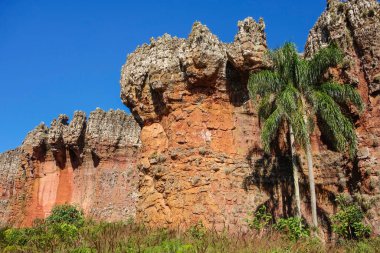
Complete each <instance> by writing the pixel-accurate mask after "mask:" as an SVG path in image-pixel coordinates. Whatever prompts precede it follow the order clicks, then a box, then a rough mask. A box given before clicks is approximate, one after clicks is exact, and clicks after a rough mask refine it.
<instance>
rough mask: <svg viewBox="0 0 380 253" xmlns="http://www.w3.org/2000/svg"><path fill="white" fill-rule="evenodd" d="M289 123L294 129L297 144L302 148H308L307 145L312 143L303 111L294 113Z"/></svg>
mask: <svg viewBox="0 0 380 253" xmlns="http://www.w3.org/2000/svg"><path fill="white" fill-rule="evenodd" d="M288 121H289V122H290V124H291V125H292V127H293V131H294V138H295V140H296V142H297V143H299V144H300V145H301V146H302V147H306V145H307V144H308V143H309V142H310V138H309V135H310V134H309V129H308V128H309V126H308V124H307V122H305V119H304V115H303V113H302V110H297V111H295V112H293V113H292V114H291V115H290V117H289V118H288Z"/></svg>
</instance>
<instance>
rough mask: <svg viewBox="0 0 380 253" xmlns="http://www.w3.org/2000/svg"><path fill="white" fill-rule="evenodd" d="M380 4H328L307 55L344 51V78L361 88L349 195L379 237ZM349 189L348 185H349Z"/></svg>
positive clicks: (372, 0)
mask: <svg viewBox="0 0 380 253" xmlns="http://www.w3.org/2000/svg"><path fill="white" fill-rule="evenodd" d="M379 32H380V4H379V2H378V1H377V0H349V1H346V2H342V1H338V0H330V1H328V7H327V9H326V10H325V11H324V13H323V14H322V15H321V17H320V18H319V19H318V21H317V23H316V24H315V26H314V27H313V28H312V29H311V31H310V34H309V37H308V40H307V43H306V46H305V53H306V56H310V55H312V54H314V53H315V52H317V51H318V50H319V49H320V48H322V47H324V46H326V45H328V44H329V43H336V44H337V45H338V46H339V47H340V48H342V49H343V50H344V53H345V56H346V57H345V62H344V64H343V66H342V67H341V68H342V69H341V71H340V79H341V80H342V81H344V82H346V83H349V84H351V85H354V86H356V87H357V88H358V90H359V92H360V94H361V96H362V98H363V100H364V101H365V102H366V104H367V107H366V111H365V112H364V113H363V114H362V115H361V117H360V119H358V122H357V127H358V128H357V134H358V137H359V152H358V161H357V164H354V167H353V168H351V169H349V170H348V171H347V170H346V171H344V174H346V175H348V179H347V180H348V183H350V185H347V188H346V189H345V190H346V191H347V192H350V193H351V194H352V195H355V196H356V198H357V199H358V200H359V202H364V203H363V204H364V205H365V207H366V208H367V209H368V208H369V209H370V210H369V215H370V216H371V217H372V218H371V219H369V222H370V223H372V225H373V228H374V230H375V232H376V233H380V230H379V227H380V204H379V201H378V200H379V199H380V195H379V193H380V177H379V175H380V144H379V143H380V78H379V77H380V33H379ZM344 185H345V184H344Z"/></svg>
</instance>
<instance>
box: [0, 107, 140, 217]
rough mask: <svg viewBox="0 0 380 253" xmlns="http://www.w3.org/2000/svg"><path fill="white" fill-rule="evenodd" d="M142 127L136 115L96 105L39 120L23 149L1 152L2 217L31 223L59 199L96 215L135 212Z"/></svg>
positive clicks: (130, 214) (43, 214)
mask: <svg viewBox="0 0 380 253" xmlns="http://www.w3.org/2000/svg"><path fill="white" fill-rule="evenodd" d="M139 135H140V127H139V126H138V124H137V123H136V122H135V120H134V119H133V117H131V116H128V115H126V114H125V112H123V111H120V110H116V111H112V110H111V111H109V112H104V111H102V110H100V109H97V110H95V111H93V112H91V114H90V116H89V119H88V120H86V116H85V114H84V113H83V112H80V111H77V112H75V114H74V117H73V119H72V120H71V121H70V122H69V118H68V117H67V116H66V115H59V117H58V118H57V119H55V120H53V122H52V123H51V126H50V128H49V127H47V126H46V125H44V124H40V125H39V126H37V127H36V128H35V129H34V130H33V131H31V132H30V133H29V134H28V135H27V137H26V138H25V140H24V142H23V144H22V145H21V147H20V148H18V149H16V150H14V151H10V152H7V153H4V154H2V155H1V156H0V168H1V179H2V185H1V191H2V196H1V203H2V207H3V208H2V215H1V222H2V223H3V224H4V223H12V224H16V225H30V224H31V223H32V221H33V220H34V219H35V218H44V217H46V216H47V215H48V214H49V212H50V210H51V208H52V207H53V206H54V205H56V204H64V203H72V204H77V205H79V206H80V207H81V208H83V210H84V211H85V213H86V214H87V215H88V216H90V217H93V218H96V219H106V220H127V219H128V218H129V217H134V216H135V209H136V208H135V207H136V204H135V201H136V198H137V194H138V193H137V182H138V181H137V173H136V170H135V169H134V168H135V162H136V159H135V156H136V153H137V151H138V148H139V146H140V142H139Z"/></svg>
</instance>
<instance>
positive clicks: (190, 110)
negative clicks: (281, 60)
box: [121, 18, 270, 230]
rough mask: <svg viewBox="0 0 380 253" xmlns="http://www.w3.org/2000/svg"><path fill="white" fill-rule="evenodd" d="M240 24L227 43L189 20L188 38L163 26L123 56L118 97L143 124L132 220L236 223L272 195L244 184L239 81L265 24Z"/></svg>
mask: <svg viewBox="0 0 380 253" xmlns="http://www.w3.org/2000/svg"><path fill="white" fill-rule="evenodd" d="M238 27H239V31H238V34H237V35H236V37H235V40H234V42H233V43H231V44H225V43H222V42H221V41H219V39H218V38H217V37H216V36H215V35H214V34H212V33H211V32H210V30H209V29H208V28H207V27H206V26H204V25H202V24H200V23H199V22H196V23H195V24H194V25H193V27H192V30H191V33H190V35H189V37H188V38H187V39H179V38H176V37H171V36H170V35H164V36H162V37H160V38H158V39H157V40H154V39H152V40H151V44H150V45H143V46H141V47H139V48H138V49H136V51H135V52H134V53H132V54H130V55H129V56H128V59H127V63H126V64H125V65H124V66H123V69H122V77H121V98H122V100H123V102H124V103H125V104H126V105H127V106H128V107H129V108H130V109H131V111H132V113H133V115H134V116H135V118H136V119H137V120H138V121H139V122H140V124H141V125H142V126H143V127H142V132H141V143H142V147H141V152H140V156H139V164H138V166H139V167H138V168H139V170H140V172H141V173H142V176H141V181H140V199H139V204H138V209H137V219H138V220H140V221H142V222H145V223H147V224H149V225H153V226H171V227H188V226H189V225H191V224H194V223H196V222H198V221H202V222H203V223H204V224H205V225H207V226H208V227H215V228H216V229H218V230H221V229H223V228H227V227H230V228H237V226H239V225H241V223H242V222H243V219H244V218H245V217H246V214H247V212H248V211H251V210H254V209H255V207H256V206H257V205H258V204H261V203H263V202H265V201H266V200H268V199H269V198H270V196H269V195H267V194H265V193H264V192H263V193H262V194H256V193H258V192H259V190H258V189H257V188H255V187H257V186H250V188H255V189H256V190H253V192H255V194H250V192H247V190H245V189H244V187H243V185H244V180H245V179H246V178H247V177H248V176H250V174H251V167H250V164H249V161H248V159H247V156H249V155H250V152H254V151H251V150H253V149H254V148H255V147H258V146H259V139H258V136H259V135H258V131H259V125H258V120H257V118H256V117H254V115H253V114H254V112H253V108H252V103H251V102H250V100H249V96H248V91H247V85H246V84H247V80H248V74H249V71H255V70H259V69H260V68H262V67H263V66H264V65H265V64H264V62H263V59H264V54H265V52H266V50H267V45H266V38H265V33H264V28H265V25H264V22H263V21H262V20H260V22H259V23H257V22H255V21H254V20H253V19H252V18H247V19H245V20H244V21H241V22H239V24H238Z"/></svg>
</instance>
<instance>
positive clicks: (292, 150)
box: [288, 124, 301, 218]
mask: <svg viewBox="0 0 380 253" xmlns="http://www.w3.org/2000/svg"><path fill="white" fill-rule="evenodd" d="M288 126H289V135H290V136H289V139H290V154H291V158H292V167H293V181H294V195H295V199H296V210H297V212H296V217H298V218H301V199H300V188H299V184H298V169H297V162H296V157H295V147H294V133H293V127H292V125H291V124H288Z"/></svg>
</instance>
